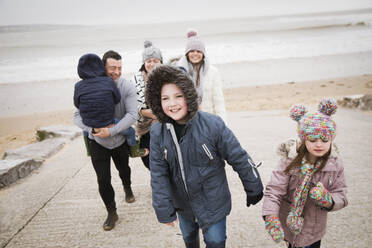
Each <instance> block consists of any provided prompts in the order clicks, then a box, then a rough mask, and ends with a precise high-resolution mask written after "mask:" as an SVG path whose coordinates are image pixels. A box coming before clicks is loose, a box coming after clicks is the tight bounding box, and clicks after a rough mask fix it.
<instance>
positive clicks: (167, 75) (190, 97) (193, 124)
mask: <svg viewBox="0 0 372 248" xmlns="http://www.w3.org/2000/svg"><path fill="white" fill-rule="evenodd" d="M197 99H198V97H197V93H196V90H195V88H194V84H193V82H192V80H191V79H190V78H189V77H188V76H187V75H186V74H185V73H184V72H183V71H182V70H180V69H177V68H175V67H172V66H167V65H164V66H159V67H157V68H155V69H154V70H153V71H152V72H151V74H150V76H149V80H148V83H147V88H146V102H147V103H148V105H149V107H150V108H151V109H152V111H153V113H154V114H155V116H156V117H157V118H158V120H159V122H158V123H156V124H154V125H153V126H152V127H151V133H150V135H151V140H150V168H151V187H152V200H153V207H154V209H155V212H156V215H157V218H158V221H159V222H160V223H164V224H167V225H170V226H174V223H175V221H176V220H177V219H178V221H179V225H180V229H181V232H182V236H183V239H184V242H185V245H186V247H190V248H191V247H199V246H200V243H199V228H201V229H202V231H203V237H204V242H205V243H206V247H208V248H212V247H213V248H214V247H225V243H226V216H227V215H228V214H229V213H230V211H231V195H230V191H229V187H228V183H227V178H226V172H225V161H227V162H228V163H229V164H230V165H232V166H233V169H234V170H235V171H236V172H237V173H238V174H239V177H240V179H241V181H242V183H243V186H244V189H245V192H246V194H247V202H246V203H247V206H248V207H249V206H250V205H251V204H252V205H254V204H256V203H257V202H259V201H260V200H261V198H262V196H263V185H262V182H261V178H260V175H259V173H258V171H257V169H256V166H255V164H254V163H253V162H252V159H251V158H250V156H249V155H248V154H247V152H246V151H245V150H244V149H243V148H242V147H241V146H240V144H239V141H238V140H237V139H236V137H235V136H234V134H233V133H232V131H231V130H230V129H229V128H228V127H226V125H225V123H224V122H223V120H222V119H221V118H220V117H218V116H216V115H212V114H209V113H206V112H202V111H199V110H198V101H197Z"/></svg>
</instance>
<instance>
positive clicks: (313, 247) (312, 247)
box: [288, 240, 321, 248]
mask: <svg viewBox="0 0 372 248" xmlns="http://www.w3.org/2000/svg"><path fill="white" fill-rule="evenodd" d="M320 241H321V240H319V241H317V242H315V243H312V244H311V245H309V246H305V247H304V248H320ZM288 248H292V245H291V244H289V246H288ZM297 248H301V247H297Z"/></svg>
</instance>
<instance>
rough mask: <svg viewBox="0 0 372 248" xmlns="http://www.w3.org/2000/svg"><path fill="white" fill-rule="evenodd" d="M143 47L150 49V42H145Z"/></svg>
mask: <svg viewBox="0 0 372 248" xmlns="http://www.w3.org/2000/svg"><path fill="white" fill-rule="evenodd" d="M144 46H145V48H147V47H150V46H152V42H151V41H149V40H145V42H144Z"/></svg>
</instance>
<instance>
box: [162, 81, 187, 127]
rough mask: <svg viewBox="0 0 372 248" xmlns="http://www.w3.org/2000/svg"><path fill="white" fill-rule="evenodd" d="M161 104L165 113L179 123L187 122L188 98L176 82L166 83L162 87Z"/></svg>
mask: <svg viewBox="0 0 372 248" xmlns="http://www.w3.org/2000/svg"><path fill="white" fill-rule="evenodd" d="M161 106H162V108H163V111H164V113H165V114H166V115H167V116H169V117H170V118H172V119H173V120H175V121H176V122H177V123H179V124H185V123H186V121H187V119H186V116H187V103H186V99H185V96H184V95H183V92H182V91H181V89H180V88H179V87H178V86H177V85H175V84H174V83H167V84H164V85H163V87H162V88H161Z"/></svg>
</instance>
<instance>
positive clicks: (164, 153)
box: [163, 148, 168, 161]
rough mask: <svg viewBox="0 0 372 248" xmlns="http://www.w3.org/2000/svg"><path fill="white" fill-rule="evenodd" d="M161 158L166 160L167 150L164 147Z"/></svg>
mask: <svg viewBox="0 0 372 248" xmlns="http://www.w3.org/2000/svg"><path fill="white" fill-rule="evenodd" d="M163 159H164V160H165V161H168V150H167V148H164V152H163Z"/></svg>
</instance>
